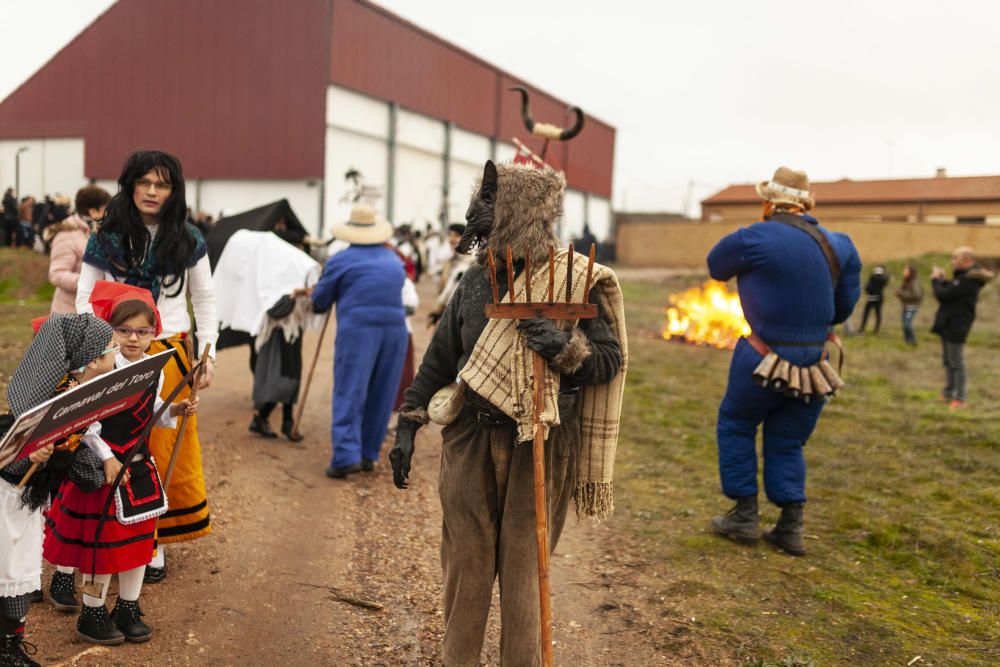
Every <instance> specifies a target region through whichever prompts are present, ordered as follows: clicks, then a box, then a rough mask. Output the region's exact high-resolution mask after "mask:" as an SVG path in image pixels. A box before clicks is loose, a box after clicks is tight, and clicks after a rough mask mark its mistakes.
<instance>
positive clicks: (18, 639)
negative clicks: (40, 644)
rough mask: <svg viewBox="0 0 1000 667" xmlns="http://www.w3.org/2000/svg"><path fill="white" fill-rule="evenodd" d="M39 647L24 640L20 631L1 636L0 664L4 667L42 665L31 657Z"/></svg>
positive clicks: (33, 666)
mask: <svg viewBox="0 0 1000 667" xmlns="http://www.w3.org/2000/svg"><path fill="white" fill-rule="evenodd" d="M37 651H38V648H37V647H35V645H34V644H32V643H31V642H26V641H24V637H23V635H21V634H20V633H18V634H15V635H5V636H4V637H2V638H0V665H3V666H4V667H8V666H9V667H42V666H41V665H40V664H39V663H37V662H35V661H34V660H32V659H31V657H30V656H32V655H35V653H36V652H37Z"/></svg>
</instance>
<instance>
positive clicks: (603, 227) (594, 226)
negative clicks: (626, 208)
mask: <svg viewBox="0 0 1000 667" xmlns="http://www.w3.org/2000/svg"><path fill="white" fill-rule="evenodd" d="M613 217H614V215H613V213H612V212H611V200H609V199H604V198H603V197H595V196H594V195H590V197H588V198H587V224H588V225H589V226H590V233H591V234H593V235H594V236H595V237H597V240H598V241H601V242H603V241H613V240H614V239H613V238H611V223H612V220H613Z"/></svg>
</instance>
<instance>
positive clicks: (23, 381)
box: [7, 313, 112, 417]
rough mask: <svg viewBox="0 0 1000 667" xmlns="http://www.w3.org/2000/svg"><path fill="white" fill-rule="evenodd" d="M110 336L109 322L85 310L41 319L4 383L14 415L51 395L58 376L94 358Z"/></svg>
mask: <svg viewBox="0 0 1000 667" xmlns="http://www.w3.org/2000/svg"><path fill="white" fill-rule="evenodd" d="M111 338H112V331H111V325H110V324H108V323H107V322H105V321H104V320H101V319H98V318H96V317H94V316H93V315H91V314H89V313H88V314H65V313H63V314H58V315H52V316H50V317H49V318H48V319H47V320H45V322H44V323H43V324H42V326H41V328H39V330H38V334H37V335H36V336H35V339H34V340H33V341H32V342H31V345H30V346H29V347H28V351H27V352H25V353H24V357H23V358H22V359H21V362H20V363H19V364H18V365H17V370H15V371H14V375H13V376H11V378H10V384H9V385H8V386H7V403H9V404H10V410H11V412H12V413H13V414H14V416H15V417H19V416H21V415H22V414H24V413H25V412H27V411H28V410H30V409H31V408H33V407H35V406H36V405H39V404H41V403H44V402H45V401H47V400H48V399H50V398H52V392H53V390H54V389H55V387H56V385H57V384H58V383H59V380H61V379H62V378H63V376H64V375H66V373H68V372H69V371H71V370H75V369H77V368H80V367H81V366H86V365H87V364H88V363H90V362H91V361H93V360H94V359H96V358H97V356H98V355H99V354H100V353H101V351H102V350H105V349H107V347H108V346H109V345H110V344H111Z"/></svg>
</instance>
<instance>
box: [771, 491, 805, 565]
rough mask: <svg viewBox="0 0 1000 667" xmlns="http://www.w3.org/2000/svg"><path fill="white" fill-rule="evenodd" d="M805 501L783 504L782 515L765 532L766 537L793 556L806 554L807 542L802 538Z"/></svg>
mask: <svg viewBox="0 0 1000 667" xmlns="http://www.w3.org/2000/svg"><path fill="white" fill-rule="evenodd" d="M804 508H805V504H804V503H790V504H788V505H783V506H782V508H781V516H780V517H778V523H776V524H774V528H773V529H771V530H768V531H765V532H764V539H766V540H767V541H768V542H770V543H771V544H773V545H775V546H776V547H778V548H780V549H782V550H783V551H785V553H789V554H791V555H793V556H805V555H806V543H805V542H804V541H803V539H802V511H803V509H804Z"/></svg>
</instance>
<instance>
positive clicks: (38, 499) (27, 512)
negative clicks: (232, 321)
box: [0, 314, 117, 667]
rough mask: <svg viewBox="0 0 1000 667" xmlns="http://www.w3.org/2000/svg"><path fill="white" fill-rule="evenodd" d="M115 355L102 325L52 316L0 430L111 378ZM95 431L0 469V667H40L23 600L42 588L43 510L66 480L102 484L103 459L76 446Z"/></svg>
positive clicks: (12, 392) (86, 318)
mask: <svg viewBox="0 0 1000 667" xmlns="http://www.w3.org/2000/svg"><path fill="white" fill-rule="evenodd" d="M116 352H117V346H116V345H115V344H114V342H113V340H112V333H111V326H110V325H109V324H108V323H107V322H103V321H101V320H99V319H97V318H96V317H94V316H93V315H75V314H59V315H53V316H51V317H49V318H48V319H47V320H45V321H44V322H42V323H41V324H40V326H39V327H38V328H37V335H36V336H35V339H34V341H32V343H31V346H30V347H29V348H28V351H27V352H26V353H25V355H24V358H23V359H21V363H19V364H18V366H17V370H16V371H14V375H13V376H12V377H11V380H10V385H9V386H8V387H7V402H8V403H9V404H10V409H11V414H10V415H4V417H2V418H0V421H2V423H0V431H6V430H7V429H9V428H10V427H11V426H12V425H13V423H14V420H15V419H16V418H17V417H18V416H20V415H22V414H24V413H25V412H27V411H28V410H30V409H32V408H34V407H35V406H37V405H39V404H41V403H44V402H45V401H47V400H48V399H50V398H51V397H52V396H53V395H54V394H59V393H61V392H63V391H66V390H67V389H70V388H72V387H73V386H76V385H77V384H82V383H84V382H87V381H89V380H91V379H93V378H95V377H97V376H99V375H102V374H104V373H107V372H108V371H110V370H111V369H112V368H113V367H114V359H115V353H116ZM96 430H97V427H96V425H95V424H92V425H90V426H88V427H86V428H85V429H81V430H80V431H78V432H77V433H74V434H72V435H70V436H69V437H67V438H65V439H64V440H62V441H60V442H59V443H56V444H54V445H48V446H46V447H44V448H42V449H40V450H38V451H36V452H33V453H32V454H29V455H28V456H26V457H23V458H20V459H19V460H17V461H14V462H13V463H10V464H8V465H6V466H5V467H4V468H2V469H0V479H2V481H0V525H2V535H3V543H2V545H0V664H3V665H19V666H25V667H32V666H36V665H38V663H37V662H35V661H34V660H32V659H31V658H29V657H28V655H27V653H26V652H25V650H24V649H25V646H30V645H29V644H26V643H25V642H24V641H23V637H24V619H25V616H26V614H27V612H28V602H29V600H28V596H29V594H30V593H31V592H32V591H36V590H38V589H39V588H41V573H42V508H43V507H44V506H45V505H46V504H48V501H49V495H50V493H51V492H52V491H53V490H55V489H56V488H58V486H59V484H60V483H61V482H62V481H63V480H64V479H70V480H73V482H74V483H75V484H77V485H78V486H79V487H80V488H83V489H89V490H95V489H98V488H100V487H101V486H102V485H103V484H104V471H103V470H102V466H101V462H100V460H99V459H98V458H97V456H96V455H95V454H94V452H93V451H91V450H90V449H89V448H87V447H78V446H77V445H78V444H79V442H80V440H81V439H82V437H84V434H89V433H93V432H94V431H96ZM33 463H41V464H42V466H41V467H40V468H39V469H38V470H37V471H36V472H35V473H34V474H33V475H32V476H31V477H30V479H29V480H28V482H27V484H26V485H25V487H24V489H23V490H22V489H19V488H17V485H18V483H19V482H20V481H21V479H22V478H23V477H24V475H25V474H26V473H27V472H28V470H29V469H30V468H31V467H32V464H33ZM31 648H32V649H33V648H34V647H33V646H32V647H31ZM32 652H34V651H32Z"/></svg>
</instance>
